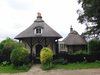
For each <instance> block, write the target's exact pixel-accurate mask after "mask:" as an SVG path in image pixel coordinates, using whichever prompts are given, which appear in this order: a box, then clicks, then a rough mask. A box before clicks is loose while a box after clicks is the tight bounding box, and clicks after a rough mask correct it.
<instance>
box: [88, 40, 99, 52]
mask: <svg viewBox="0 0 100 75" xmlns="http://www.w3.org/2000/svg"><path fill="white" fill-rule="evenodd" d="M89 53H90V54H98V53H100V40H91V41H89Z"/></svg>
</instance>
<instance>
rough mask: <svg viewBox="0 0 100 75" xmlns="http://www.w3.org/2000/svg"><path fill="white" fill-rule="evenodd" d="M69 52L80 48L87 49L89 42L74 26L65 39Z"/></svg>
mask: <svg viewBox="0 0 100 75" xmlns="http://www.w3.org/2000/svg"><path fill="white" fill-rule="evenodd" d="M63 42H64V44H65V46H66V48H67V51H68V52H76V51H79V50H86V46H87V42H86V40H85V39H84V38H83V37H82V36H81V35H79V34H78V32H77V31H75V30H73V28H72V26H71V28H70V33H69V34H68V36H67V37H66V38H65V39H64V40H63Z"/></svg>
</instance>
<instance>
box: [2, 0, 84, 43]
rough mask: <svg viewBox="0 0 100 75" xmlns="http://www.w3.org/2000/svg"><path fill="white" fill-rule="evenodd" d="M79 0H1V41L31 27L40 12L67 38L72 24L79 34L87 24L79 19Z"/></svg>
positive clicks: (43, 17) (49, 23)
mask: <svg viewBox="0 0 100 75" xmlns="http://www.w3.org/2000/svg"><path fill="white" fill-rule="evenodd" d="M78 9H80V5H78V3H77V0H0V41H2V40H4V39H6V38H7V37H10V38H12V39H13V38H14V37H15V36H16V35H18V34H19V33H20V32H22V31H23V30H25V29H26V28H27V27H29V26H30V25H31V24H32V23H33V22H34V20H35V19H36V17H37V13H38V12H40V13H41V15H42V19H43V20H44V21H45V22H46V23H47V24H48V25H49V26H50V27H52V28H53V29H54V30H56V31H57V32H58V33H59V34H60V35H62V36H63V38H65V37H66V36H67V35H68V33H69V32H70V26H71V25H72V27H73V29H74V30H76V31H77V32H78V33H79V34H81V33H82V32H84V30H85V25H81V24H80V23H78V21H77V17H78V14H77V12H76V11H77V10H78Z"/></svg>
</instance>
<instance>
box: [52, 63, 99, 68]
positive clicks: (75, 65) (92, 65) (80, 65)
mask: <svg viewBox="0 0 100 75" xmlns="http://www.w3.org/2000/svg"><path fill="white" fill-rule="evenodd" d="M89 68H100V63H96V62H94V63H73V64H72V63H71V64H67V65H56V66H55V67H54V68H53V69H89Z"/></svg>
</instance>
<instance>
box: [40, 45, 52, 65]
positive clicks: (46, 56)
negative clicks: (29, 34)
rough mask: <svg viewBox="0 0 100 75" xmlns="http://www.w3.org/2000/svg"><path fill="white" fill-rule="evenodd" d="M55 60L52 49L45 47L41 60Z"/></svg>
mask: <svg viewBox="0 0 100 75" xmlns="http://www.w3.org/2000/svg"><path fill="white" fill-rule="evenodd" d="M52 60H53V53H52V50H51V49H49V48H47V47H44V48H43V49H42V50H41V52H40V61H41V63H42V64H47V63H50V62H52Z"/></svg>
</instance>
